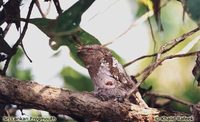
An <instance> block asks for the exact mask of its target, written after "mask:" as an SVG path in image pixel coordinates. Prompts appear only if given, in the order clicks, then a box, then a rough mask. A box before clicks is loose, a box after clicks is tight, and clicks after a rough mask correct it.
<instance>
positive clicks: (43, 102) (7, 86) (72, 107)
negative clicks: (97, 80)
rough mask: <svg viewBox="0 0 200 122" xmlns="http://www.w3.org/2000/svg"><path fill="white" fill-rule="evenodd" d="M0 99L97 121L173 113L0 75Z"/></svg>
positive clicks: (141, 117) (0, 100) (143, 117)
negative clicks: (104, 99)
mask: <svg viewBox="0 0 200 122" xmlns="http://www.w3.org/2000/svg"><path fill="white" fill-rule="evenodd" d="M0 102H3V103H7V104H15V105H18V106H20V108H34V109H38V110H44V111H48V112H50V113H55V114H63V115H68V116H71V117H72V118H79V119H89V120H100V121H111V122H112V121H115V122H116V121H117V122H121V121H123V122H126V121H127V122H128V121H145V120H146V121H154V117H156V116H160V115H161V114H162V115H165V113H167V114H168V115H175V114H174V113H171V112H170V114H169V113H168V112H163V111H159V110H157V109H152V108H148V109H145V108H143V107H141V106H138V105H135V104H132V103H130V102H128V101H124V102H123V103H120V102H117V101H114V100H108V101H101V100H99V99H97V98H96V97H95V96H94V95H93V94H92V93H87V92H84V93H78V92H72V91H69V90H64V89H62V88H53V87H50V86H44V85H40V84H38V83H36V82H32V81H20V80H16V79H13V78H8V77H3V76H0Z"/></svg>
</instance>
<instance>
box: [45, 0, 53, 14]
mask: <svg viewBox="0 0 200 122" xmlns="http://www.w3.org/2000/svg"><path fill="white" fill-rule="evenodd" d="M51 3H52V2H51V0H50V1H49V6H48V8H47V10H46V12H45V16H47V15H48V14H49V12H50V8H51Z"/></svg>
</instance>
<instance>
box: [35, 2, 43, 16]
mask: <svg viewBox="0 0 200 122" xmlns="http://www.w3.org/2000/svg"><path fill="white" fill-rule="evenodd" d="M35 4H36V6H37V8H38V10H39V12H40V14H41V16H42V17H43V18H46V16H45V14H44V13H43V11H42V9H41V7H40V2H39V0H36V1H35Z"/></svg>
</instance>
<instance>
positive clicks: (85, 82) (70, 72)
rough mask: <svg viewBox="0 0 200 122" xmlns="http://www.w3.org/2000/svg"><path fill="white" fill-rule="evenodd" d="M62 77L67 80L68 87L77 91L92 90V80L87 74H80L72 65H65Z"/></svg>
mask: <svg viewBox="0 0 200 122" xmlns="http://www.w3.org/2000/svg"><path fill="white" fill-rule="evenodd" d="M60 75H61V77H62V78H63V79H64V80H65V85H66V87H67V88H70V89H74V90H77V91H92V90H93V84H92V81H91V80H90V79H89V78H88V77H86V76H85V75H82V74H80V73H79V72H77V71H76V70H74V69H73V68H71V67H65V68H63V69H62V71H61V73H60Z"/></svg>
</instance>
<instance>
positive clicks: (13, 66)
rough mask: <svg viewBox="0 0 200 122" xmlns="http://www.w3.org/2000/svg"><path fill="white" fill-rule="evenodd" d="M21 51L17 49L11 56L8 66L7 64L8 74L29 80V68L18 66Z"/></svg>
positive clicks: (21, 55)
mask: <svg viewBox="0 0 200 122" xmlns="http://www.w3.org/2000/svg"><path fill="white" fill-rule="evenodd" d="M22 57H23V52H22V50H20V49H18V51H17V54H16V55H15V56H14V57H13V58H12V60H11V63H10V66H9V75H10V76H12V77H15V78H18V79H20V80H31V79H32V75H31V70H29V69H22V68H21V67H20V65H19V64H20V61H21V60H22Z"/></svg>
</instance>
